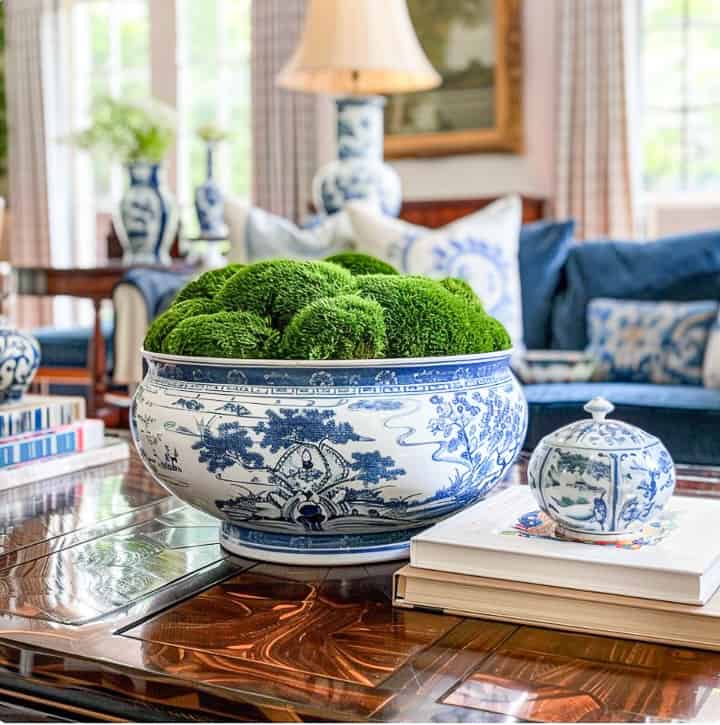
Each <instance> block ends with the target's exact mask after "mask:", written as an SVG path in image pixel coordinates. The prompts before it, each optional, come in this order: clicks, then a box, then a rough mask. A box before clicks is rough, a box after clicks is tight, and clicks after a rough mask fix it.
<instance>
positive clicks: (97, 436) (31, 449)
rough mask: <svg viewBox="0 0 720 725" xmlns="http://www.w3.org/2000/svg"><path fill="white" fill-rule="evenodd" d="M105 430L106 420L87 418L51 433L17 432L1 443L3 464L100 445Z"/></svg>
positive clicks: (0, 462) (1, 460)
mask: <svg viewBox="0 0 720 725" xmlns="http://www.w3.org/2000/svg"><path fill="white" fill-rule="evenodd" d="M103 432H104V426H103V424H102V421H99V420H85V421H81V422H80V423H73V424H71V425H69V426H61V427H60V428H57V429H56V430H54V431H51V432H49V433H35V434H28V435H21V436H16V437H15V438H14V439H10V440H8V441H6V442H5V443H4V444H3V445H0V468H5V467H7V466H13V465H15V464H18V463H27V462H28V461H35V460H37V459H39V458H47V457H48V456H56V455H64V454H66V453H78V452H81V451H86V450H91V449H93V448H98V447H99V446H101V445H102V442H103Z"/></svg>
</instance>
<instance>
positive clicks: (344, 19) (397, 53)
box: [277, 0, 441, 216]
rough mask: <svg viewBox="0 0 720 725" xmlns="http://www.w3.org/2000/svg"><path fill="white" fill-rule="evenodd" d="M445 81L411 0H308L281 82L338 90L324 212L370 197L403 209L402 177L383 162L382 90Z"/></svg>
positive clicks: (322, 190) (316, 191)
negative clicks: (423, 40) (423, 41)
mask: <svg viewBox="0 0 720 725" xmlns="http://www.w3.org/2000/svg"><path fill="white" fill-rule="evenodd" d="M440 81H441V78H440V75H439V74H438V73H437V71H436V70H435V69H434V68H433V67H432V65H431V64H430V61H429V60H428V59H427V56H426V55H425V53H424V51H423V49H422V47H421V45H420V42H419V41H418V38H417V35H416V34H415V30H414V28H413V26H412V21H411V20H410V14H409V12H408V7H407V2H406V0H310V3H309V6H308V9H307V14H306V17H305V24H304V27H303V32H302V36H301V39H300V44H299V46H298V47H297V49H296V50H295V53H294V54H293V56H292V57H291V58H290V60H289V61H288V62H287V64H286V65H285V67H284V68H283V69H282V70H281V71H280V73H279V74H278V77H277V84H278V85H280V86H282V87H283V88H288V89H291V90H297V91H310V92H314V93H328V94H332V95H334V96H336V97H337V98H336V103H337V144H338V158H337V160H335V161H332V162H330V163H329V164H326V165H325V166H324V167H322V168H321V169H320V170H319V171H318V172H317V174H316V176H315V178H314V179H313V199H314V202H315V206H316V208H317V210H318V211H319V212H324V213H326V214H334V213H335V212H337V211H339V210H340V209H341V208H342V207H343V205H344V204H345V202H346V201H348V200H350V199H365V200H369V201H372V202H375V203H377V204H378V206H379V207H380V208H381V209H382V210H383V211H384V212H385V213H386V214H390V215H392V216H397V215H398V214H399V213H400V204H401V201H402V195H401V189H400V178H399V176H398V175H397V173H396V172H395V170H394V169H393V168H392V167H390V166H388V165H387V164H385V163H384V162H383V107H384V105H385V99H384V98H383V97H382V95H380V94H390V93H407V92H409V91H421V90H427V89H429V88H434V87H435V86H437V85H439V84H440Z"/></svg>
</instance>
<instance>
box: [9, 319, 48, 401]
mask: <svg viewBox="0 0 720 725" xmlns="http://www.w3.org/2000/svg"><path fill="white" fill-rule="evenodd" d="M39 367H40V344H39V343H38V341H37V340H36V339H35V338H34V337H33V336H32V335H29V334H27V333H25V332H20V331H19V330H16V329H13V328H7V327H4V328H3V327H0V405H1V404H3V403H11V402H16V401H18V400H20V399H21V398H22V396H23V395H24V394H25V392H26V391H27V389H28V388H29V387H30V383H32V380H33V378H34V377H35V373H37V371H38V368H39Z"/></svg>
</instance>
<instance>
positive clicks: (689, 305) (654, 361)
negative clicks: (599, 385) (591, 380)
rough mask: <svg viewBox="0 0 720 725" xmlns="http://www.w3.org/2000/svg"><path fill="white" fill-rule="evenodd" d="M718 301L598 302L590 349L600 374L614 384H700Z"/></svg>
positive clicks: (591, 312) (591, 316)
mask: <svg viewBox="0 0 720 725" xmlns="http://www.w3.org/2000/svg"><path fill="white" fill-rule="evenodd" d="M717 316H718V303H717V302H714V301H708V302H637V301H634V300H612V299H594V300H592V301H591V302H590V305H589V306H588V312H587V317H588V336H589V338H590V346H589V350H591V351H592V352H593V353H594V354H595V356H596V357H597V359H598V362H599V373H600V374H601V375H602V376H603V377H604V378H605V379H607V380H612V381H616V382H635V383H659V384H671V385H673V384H674V385H702V381H703V378H702V376H703V361H704V358H705V348H706V346H707V343H708V337H709V335H710V330H711V328H712V326H713V324H714V323H715V321H716V319H717Z"/></svg>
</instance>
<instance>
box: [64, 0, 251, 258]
mask: <svg viewBox="0 0 720 725" xmlns="http://www.w3.org/2000/svg"><path fill="white" fill-rule="evenodd" d="M250 1H251V0H202V2H201V1H200V0H170V1H168V2H163V3H160V2H158V0H68V2H67V7H68V8H69V11H68V13H67V23H66V26H67V31H66V34H67V38H68V42H67V43H65V44H64V45H65V47H64V48H63V49H62V50H61V51H60V52H61V57H62V58H67V59H68V60H69V63H68V65H69V68H70V70H69V74H68V75H69V78H68V79H67V84H68V87H69V93H68V95H69V97H70V102H69V103H68V104H67V111H66V113H67V114H69V116H70V118H69V119H68V127H69V129H70V130H79V129H81V128H84V127H86V126H87V125H88V123H89V121H90V114H91V110H92V105H93V102H94V101H95V100H97V99H98V98H100V97H102V96H106V95H110V96H113V97H117V98H124V99H134V100H138V101H142V100H144V99H147V98H149V97H151V96H153V95H154V96H156V97H160V98H161V100H163V95H164V97H165V98H167V97H168V96H171V97H176V98H177V112H178V142H177V144H176V149H175V153H176V158H175V159H174V160H171V161H172V162H171V163H170V164H168V166H169V167H173V171H172V173H171V174H170V175H169V183H170V186H171V188H172V190H173V191H174V193H175V194H176V196H177V199H178V202H179V203H180V205H181V211H182V218H183V229H184V232H185V234H186V235H188V236H193V235H194V234H196V233H197V222H196V220H195V212H194V207H193V196H194V189H195V187H196V186H197V185H198V184H200V183H202V181H203V180H204V179H205V149H204V147H203V144H202V142H201V141H200V140H199V139H198V138H197V136H196V129H197V128H198V126H200V125H202V124H204V123H209V122H213V123H216V124H218V125H220V126H221V127H223V128H225V129H227V130H228V131H229V132H230V133H231V136H230V138H229V140H228V141H227V142H225V143H224V144H223V145H222V146H221V147H220V149H219V151H218V154H217V158H216V177H217V179H218V181H219V183H220V184H221V186H222V188H223V190H224V191H226V192H227V193H228V194H236V195H240V196H246V195H247V194H248V193H249V184H250V167H249V162H250V70H249V64H250ZM155 3H157V4H155ZM155 24H157V25H155ZM175 29H176V30H175ZM151 38H152V42H151ZM154 76H155V77H154ZM173 83H174V85H175V88H174V89H173V88H172V87H171V86H172V84H173ZM168 90H170V92H169V93H168ZM71 159H72V160H71V162H70V166H71V171H70V174H71V179H72V184H71V186H72V207H73V215H72V219H71V220H70V226H71V229H70V230H69V233H68V234H69V239H71V240H72V241H71V242H70V246H72V249H69V250H67V251H66V253H65V254H64V255H63V259H62V261H63V262H65V263H68V264H70V263H74V264H93V263H95V262H96V261H97V260H98V259H99V260H102V259H103V253H104V247H105V244H104V235H105V234H106V231H107V225H108V222H109V219H110V216H111V214H112V213H113V212H114V211H115V210H116V209H117V205H118V202H119V200H120V198H121V196H122V194H123V190H124V188H125V184H126V183H127V181H126V173H125V170H124V169H123V168H122V167H121V165H120V164H113V163H110V162H108V161H104V160H100V159H95V158H92V157H91V156H90V155H89V154H87V153H84V152H78V151H74V152H73V153H72V154H71ZM175 171H176V173H175Z"/></svg>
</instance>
